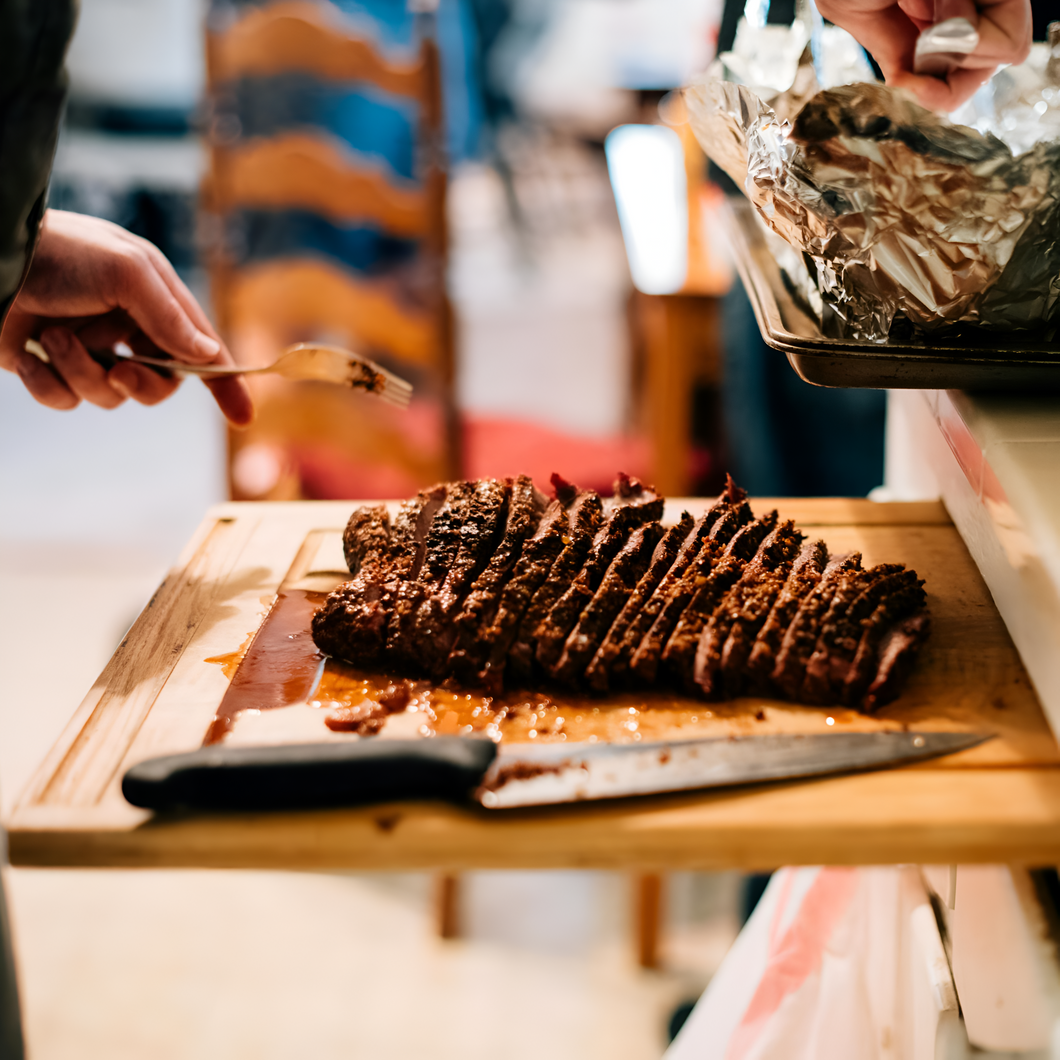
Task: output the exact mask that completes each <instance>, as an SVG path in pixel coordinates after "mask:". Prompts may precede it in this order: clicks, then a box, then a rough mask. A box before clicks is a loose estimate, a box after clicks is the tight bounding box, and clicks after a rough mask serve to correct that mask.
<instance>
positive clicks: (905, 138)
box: [685, 55, 1060, 342]
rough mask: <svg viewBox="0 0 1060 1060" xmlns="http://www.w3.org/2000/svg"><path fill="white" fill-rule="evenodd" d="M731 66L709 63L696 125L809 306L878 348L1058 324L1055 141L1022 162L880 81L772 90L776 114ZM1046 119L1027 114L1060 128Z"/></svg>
mask: <svg viewBox="0 0 1060 1060" xmlns="http://www.w3.org/2000/svg"><path fill="white" fill-rule="evenodd" d="M724 58H725V57H724V56H723V57H722V60H724ZM1041 58H1042V57H1041V55H1038V57H1037V59H1036V60H1035V61H1036V62H1038V60H1041ZM807 60H808V56H804V61H803V64H802V66H801V67H800V72H801V71H802V70H804V69H805V65H806V62H807ZM1056 65H1057V64H1055V63H1054V64H1052V66H1056ZM1049 66H1050V64H1048V63H1046V62H1044V61H1042V62H1039V63H1038V67H1039V69H1040V77H1039V78H1038V79H1039V80H1040V81H1041V82H1042V84H1041V85H1040V86H1039V88H1038V89H1037V90H1038V91H1040V92H1044V93H1046V95H1048V94H1049V93H1053V98H1055V99H1056V101H1057V103H1058V104H1060V77H1058V78H1057V80H1056V83H1055V85H1052V84H1051V83H1050V78H1051V76H1052V74H1051V71H1050V70H1049ZM722 70H723V62H722V63H718V64H715V67H714V68H712V72H713V74H714V76H711V75H710V74H708V75H707V76H705V77H703V78H701V79H700V80H698V81H696V82H694V83H693V84H691V85H690V86H688V87H687V88H686V89H685V99H686V102H687V104H688V110H689V116H690V120H691V122H692V127H693V129H694V131H695V133H696V136H697V138H698V139H699V141H700V143H701V144H702V146H703V149H704V150H705V151H706V153H707V154H708V155H709V156H710V157H711V158H712V159H713V160H714V161H715V162H717V163H718V164H719V165H720V166H721V167H722V168H723V169H724V170H725V171H726V172H727V173H728V174H729V175H730V176H731V177H732V178H733V179H734V180H735V181H736V182H737V183H738V184H742V185H743V187H744V188H745V190H746V192H747V195H748V197H749V198H750V199H751V201H752V202H753V203H754V204H755V206H756V207H757V208H758V212H759V214H760V216H761V217H762V218H763V219H764V221H765V222H766V224H767V225H768V226H769V227H770V228H771V229H772V230H773V231H774V232H776V233H778V234H779V235H780V236H782V237H783V238H784V239H785V240H786V241H787V242H788V243H789V244H790V245H791V246H792V247H793V248H795V249H796V250H797V251H799V252H800V253H801V255H802V258H803V260H804V261H805V263H806V266H807V269H808V272H803V276H804V278H807V277H808V278H811V279H812V280H813V281H814V282H815V284H816V289H817V291H816V294H817V297H816V298H815V297H813V294H814V292H808V293H807V298H806V300H807V302H808V303H809V304H810V305H811V306H812V305H813V304H814V303H815V302H816V304H817V305H818V306H820V307H821V314H820V316H821V323H822V328H823V330H824V331H825V333H826V334H833V335H838V336H841V337H846V338H852V339H858V340H871V341H875V342H882V341H886V339H887V337H888V335H889V334H891V332H892V328H894V327H899V326H900V328H901V330H903V331H905V332H906V333H908V331H909V326H908V324H901V321H902V320H903V319H904V320H906V321H908V322H910V323H911V324H912V325H914V328H915V329H922V330H923V331H926V332H938V331H939V330H940V329H947V328H953V327H955V326H957V327H960V328H961V331H962V333H965V332H967V330H968V329H967V328H966V327H964V326H965V325H976V326H977V327H978V328H982V329H988V330H992V331H1012V330H1016V329H1032V330H1035V331H1040V332H1042V337H1043V338H1047V337H1050V335H1051V333H1054V332H1055V331H1056V329H1057V326H1058V325H1060V140H1058V139H1055V138H1054V139H1044V140H1042V139H1039V140H1038V142H1034V143H1032V144H1031V145H1030V146H1029V147H1028V148H1027V149H1025V150H1023V151H1022V152H1021V153H1018V154H1014V153H1013V151H1012V150H1011V149H1010V147H1009V146H1007V144H1006V143H1005V142H1003V141H1002V140H1001V139H999V138H998V136H997V135H995V134H994V133H993V132H990V131H985V132H982V131H979V130H976V129H972V128H968V127H965V126H960V125H955V124H953V123H951V122H950V121H948V120H947V119H945V118H943V117H940V116H938V115H936V114H933V113H932V112H931V111H928V110H925V109H924V108H923V107H921V106H919V105H918V104H917V103H916V102H914V101H913V99H912V97H910V96H908V95H906V94H905V93H902V92H900V91H896V90H893V89H890V88H888V87H887V86H885V85H881V84H876V83H871V84H870V83H864V84H849V85H840V86H837V87H832V88H828V89H826V90H824V91H818V92H815V93H807V91H806V86H805V84H799V77H798V76H797V77H796V78H795V83H794V84H793V86H792V90H790V91H789V92H788V93H787V94H785V93H784V92H777V91H776V89H777V87H778V86H775V85H774V86H768V87H767V88H766V90H765V94H766V95H768V96H771V97H772V103H773V105H772V106H771V105H770V104H768V103H766V102H765V101H764V100H763V99H762V98H761V95H760V94H759V92H757V91H755V90H754V89H752V88H750V87H748V86H746V85H743V84H737V83H735V82H733V81H726V80H721V79H720V78H719V77H718V76H717V74H718V73H719V72H721V71H722ZM1005 73H1006V74H1008V76H1009V78H1010V80H1011V79H1012V78H1013V74H1012V73H1011V70H1010V71H1005ZM1032 80H1033V78H1032ZM1054 88H1055V90H1056V91H1055V92H1054V91H1053V90H1054ZM1027 91H1028V90H1027V89H1026V86H1024V88H1023V90H1022V92H1021V97H1020V98H1024V97H1026V96H1027ZM1011 94H1012V93H1010V95H1011ZM1031 95H1033V91H1031ZM807 96H808V97H809V98H808V101H807ZM793 104H794V106H793ZM1022 105H1023V106H1024V109H1026V105H1025V103H1024V104H1022ZM996 109H997V107H995V110H996ZM778 111H779V112H780V113H778ZM785 112H786V113H787V114H788V115H790V116H791V120H790V121H788V120H785V118H784V117H783V116H782V114H783V113H785ZM1041 112H1042V108H1041V107H1039V108H1038V112H1034V111H1033V106H1032V110H1031V113H1034V114H1035V118H1036V120H1038V121H1039V123H1040V127H1041V128H1042V129H1045V130H1048V131H1049V132H1051V131H1052V128H1051V125H1050V123H1041V122H1040V118H1041ZM994 120H995V121H997V120H998V119H997V118H996V114H995V118H994ZM1024 135H1025V130H1024ZM789 271H794V272H798V271H802V270H789ZM793 278H794V279H795V280H796V282H797V279H798V277H793Z"/></svg>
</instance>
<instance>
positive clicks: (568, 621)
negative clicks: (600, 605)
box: [534, 476, 663, 672]
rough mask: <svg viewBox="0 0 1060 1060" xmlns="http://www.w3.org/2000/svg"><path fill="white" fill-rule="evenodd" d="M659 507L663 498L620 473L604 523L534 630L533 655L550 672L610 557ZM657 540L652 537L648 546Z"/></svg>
mask: <svg viewBox="0 0 1060 1060" xmlns="http://www.w3.org/2000/svg"><path fill="white" fill-rule="evenodd" d="M662 509H663V500H662V498H661V497H659V496H657V495H656V494H655V493H654V492H653V491H650V490H646V489H645V488H644V487H643V486H642V485H641V483H640V482H638V481H637V480H636V479H630V478H629V477H628V476H621V477H620V478H619V481H618V482H616V483H615V495H614V497H612V498H611V499H610V500H608V501H607V502H605V516H604V523H603V525H602V526H601V527H600V529H599V530H598V531H597V532H596V536H595V537H594V538H593V543H592V545H591V547H590V548H589V552H588V554H587V555H586V556H585V559H584V560H583V561H582V564H581V569H580V570H579V571H578V572H577V574H576V575H575V577H574V579H573V581H572V582H571V584H570V585H569V586H568V588H567V590H566V591H565V592H564V593H563V595H562V596H560V597H559V599H558V600H557V601H556V602H555V603H554V604H553V605H552V607H551V608H550V609H549V611H548V614H547V615H546V616H545V617H544V618H543V619H542V620H541V624H540V625H539V626H538V627H537V629H536V630H535V631H534V640H535V642H536V644H535V657H536V659H537V662H538V664H539V665H540V666H541V667H542V669H544V670H545V671H546V672H551V671H552V670H553V668H554V667H555V665H556V664H557V662H558V661H559V658H560V656H561V655H562V654H563V646H564V644H565V643H566V640H567V637H568V635H569V634H570V632H571V630H572V629H573V628H574V626H575V624H576V623H577V621H578V616H579V615H580V614H581V613H582V611H583V610H584V609H585V608H586V607H588V606H589V603H590V602H591V601H592V599H593V596H594V594H595V593H596V590H597V588H598V587H599V586H600V583H601V581H602V580H603V578H604V574H605V573H606V571H607V569H608V567H609V566H610V564H611V561H612V560H613V559H614V558H615V556H616V555H618V553H619V551H620V549H622V547H623V546H624V545H625V543H626V542H627V541H628V540H629V537H630V534H631V533H632V531H633V528H634V527H636V526H638V525H639V524H641V523H644V522H652V523H654V524H655V525H658V524H657V523H656V522H655V521H656V520H657V519H659V518H660V517H661V515H662ZM656 540H657V538H653V539H652V541H651V547H654V546H655V542H656ZM605 632H606V631H605ZM586 661H587V662H588V660H586Z"/></svg>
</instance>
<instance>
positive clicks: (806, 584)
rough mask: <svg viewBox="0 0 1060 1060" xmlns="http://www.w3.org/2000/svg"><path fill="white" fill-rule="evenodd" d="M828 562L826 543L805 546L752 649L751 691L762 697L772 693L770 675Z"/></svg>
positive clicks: (750, 660) (818, 542) (749, 683)
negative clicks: (788, 634) (782, 642)
mask: <svg viewBox="0 0 1060 1060" xmlns="http://www.w3.org/2000/svg"><path fill="white" fill-rule="evenodd" d="M827 563H828V546H827V545H825V543H824V542H823V541H810V542H808V543H807V544H805V545H803V546H802V551H801V552H800V553H799V555H798V557H797V558H796V560H795V562H794V564H793V565H792V568H791V573H790V574H789V575H788V579H787V581H786V582H785V583H784V587H783V588H782V589H781V590H780V593H779V595H778V596H777V599H776V603H774V604H773V608H772V610H771V611H770V613H769V616H768V618H766V620H765V622H764V624H763V625H762V629H761V630H760V632H759V634H758V637H757V638H756V639H755V642H754V646H753V647H752V649H751V655H750V657H749V658H748V660H747V667H746V679H747V682H748V689H749V690H751V691H755V692H758V693H760V694H762V695H765V694H766V693H768V692H769V691H770V690H771V675H772V673H773V667H774V666H776V662H777V654H778V652H779V651H780V645H781V641H783V639H784V634H785V633H786V632H787V630H788V627H789V626H790V625H791V623H792V620H793V619H794V618H795V613H796V612H797V611H798V609H799V605H800V604H801V603H802V601H803V600H804V599H805V598H806V597H807V596H808V595H809V594H810V593H811V592H812V591H813V589H814V587H815V586H816V585H817V583H818V582H819V581H820V580H821V575H822V574H823V573H824V568H825V565H826V564H827Z"/></svg>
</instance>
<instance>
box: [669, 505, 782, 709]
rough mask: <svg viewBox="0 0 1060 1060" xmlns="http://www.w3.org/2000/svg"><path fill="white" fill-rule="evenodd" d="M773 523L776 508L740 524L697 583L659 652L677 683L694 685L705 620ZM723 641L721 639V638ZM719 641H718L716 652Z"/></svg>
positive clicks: (773, 525) (686, 686)
mask: <svg viewBox="0 0 1060 1060" xmlns="http://www.w3.org/2000/svg"><path fill="white" fill-rule="evenodd" d="M776 525H777V513H776V511H772V512H770V513H769V514H768V515H765V516H763V517H762V518H761V519H755V520H754V521H753V522H750V523H747V524H746V525H744V526H742V527H740V529H739V530H737V531H736V533H735V534H734V535H733V537H732V540H731V541H729V543H728V544H727V545H726V546H725V551H724V552H723V553H722V557H721V559H720V561H719V562H718V563H717V565H716V566H715V567H714V569H713V570H712V571H711V572H710V574H709V575H708V577H707V579H706V581H705V582H704V583H703V584H702V585H700V586H699V587H698V588H697V589H696V591H695V593H694V595H693V596H692V599H691V600H689V602H688V606H687V607H686V608H685V609H684V611H683V612H682V613H681V617H680V619H679V620H678V622H677V625H676V627H675V628H674V631H673V634H672V635H671V636H670V639H669V641H668V642H667V644H666V647H665V648H664V649H663V653H662V664H663V666H664V667H665V669H666V672H667V673H668V674H669V676H670V678H671V679H672V680H673V681H674V682H675V683H676V684H678V685H680V686H681V687H683V688H685V689H687V690H688V691H692V690H693V689H694V687H695V680H694V671H695V665H696V651H697V648H698V645H699V641H700V638H701V636H702V634H703V630H704V628H705V627H706V625H707V623H708V622H709V621H710V618H711V616H712V615H713V613H714V609H715V608H716V607H719V605H720V604H721V601H722V599H723V597H724V595H725V594H726V593H727V592H728V591H729V590H730V589H731V588H732V586H733V585H734V584H735V583H736V582H737V580H738V579H739V578H740V577H741V576H742V575H743V568H744V566H745V565H746V564H748V563H749V562H750V561H751V560H752V558H753V557H754V556H755V554H756V553H757V552H758V549H759V547H760V546H761V545H762V544H763V542H764V541H765V540H766V538H767V536H768V535H770V534H772V532H773V531H774V529H775V528H776ZM722 644H724V639H723V640H722ZM720 649H721V645H719V652H720Z"/></svg>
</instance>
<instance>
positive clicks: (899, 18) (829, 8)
mask: <svg viewBox="0 0 1060 1060" xmlns="http://www.w3.org/2000/svg"><path fill="white" fill-rule="evenodd" d="M817 7H818V10H820V12H821V14H822V15H823V16H824V17H825V18H827V19H829V20H830V21H832V22H834V23H835V24H836V25H837V26H840V27H842V28H843V29H845V30H846V31H847V32H848V33H849V34H850V35H851V36H852V37H853V38H854V39H855V40H856V41H857V42H858V43H859V44H860V45H862V47H864V48H865V49H866V50H867V51H868V52H869V54H870V55H872V57H873V59H875V60H876V62H877V63H878V64H879V66H880V69H881V70H882V71H883V76H884V79H885V80H886V81H887V82H888V84H890V83H892V82H893V80H894V78H896V77H898V76H900V75H902V74H903V73H905V72H908V71H911V70H912V68H913V52H914V49H915V48H916V39H917V36H918V35H919V30H918V29H917V26H916V25H915V24H914V23H913V21H912V20H911V19H910V17H909V16H908V15H907V14H906V13H905V11H904V10H902V8H900V7H899V6H898V5H897V4H894V3H883V4H878V5H862V4H859V5H855V4H848V3H845V2H844V0H826V2H825V3H821V2H820V0H819V2H818V4H817Z"/></svg>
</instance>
